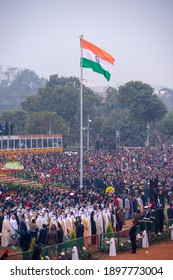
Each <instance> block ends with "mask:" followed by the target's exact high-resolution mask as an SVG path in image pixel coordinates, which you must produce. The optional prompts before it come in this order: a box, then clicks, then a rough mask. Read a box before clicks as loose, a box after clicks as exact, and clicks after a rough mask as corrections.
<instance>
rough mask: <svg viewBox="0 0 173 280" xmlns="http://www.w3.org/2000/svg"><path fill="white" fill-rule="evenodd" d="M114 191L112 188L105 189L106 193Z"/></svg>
mask: <svg viewBox="0 0 173 280" xmlns="http://www.w3.org/2000/svg"><path fill="white" fill-rule="evenodd" d="M113 191H114V188H113V187H112V186H109V187H107V188H106V192H107V193H108V192H113Z"/></svg>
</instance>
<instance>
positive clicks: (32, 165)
mask: <svg viewBox="0 0 173 280" xmlns="http://www.w3.org/2000/svg"><path fill="white" fill-rule="evenodd" d="M7 160H8V158H7V157H4V158H1V161H3V162H4V161H7ZM17 160H18V161H19V162H21V163H22V164H23V165H24V169H25V171H27V172H30V173H32V174H33V176H35V177H37V178H38V180H39V181H40V182H42V183H43V187H38V188H34V187H29V188H25V189H24V188H22V187H18V188H17V189H16V191H15V192H14V193H13V194H11V193H10V190H9V188H8V185H6V184H2V185H1V187H0V231H1V232H2V224H3V219H4V217H5V218H6V219H7V220H8V221H10V219H11V217H12V216H14V215H15V213H16V211H18V210H19V209H22V212H21V215H22V214H23V213H27V212H30V211H31V212H32V211H35V212H36V213H37V215H38V216H39V215H40V213H43V212H44V213H45V211H46V213H53V214H54V215H55V218H56V219H57V218H58V217H59V216H61V215H64V214H67V213H68V211H71V212H70V213H72V214H75V211H76V210H77V211H81V210H82V209H84V210H82V211H85V209H87V211H88V209H90V214H91V211H95V213H96V212H97V211H98V212H101V211H104V209H109V214H108V218H109V220H110V221H111V223H112V227H113V229H114V231H120V230H122V227H123V225H124V223H125V219H131V218H134V214H135V213H138V212H139V211H141V212H143V211H144V207H145V206H146V205H148V202H149V196H150V180H151V179H154V178H155V177H156V176H158V201H159V203H160V205H159V206H164V204H165V201H166V203H167V204H170V203H171V201H172V191H173V186H172V184H173V183H172V182H173V150H172V149H162V148H153V149H148V148H136V149H127V148H122V149H119V150H116V149H111V150H110V149H100V148H99V149H98V150H96V151H89V152H85V153H84V165H83V170H84V177H83V187H82V188H80V174H79V170H80V153H79V152H67V151H66V152H62V153H58V152H49V153H31V152H29V153H21V155H20V156H18V158H17ZM54 182H56V183H58V182H59V183H62V184H65V185H66V186H67V187H68V188H67V189H66V190H65V191H58V190H56V189H55V188H53V187H52V185H53V183H54ZM109 186H112V187H113V188H114V191H113V192H107V191H106V188H107V187H109ZM72 209H75V210H72ZM73 211H74V212H73ZM98 212H97V213H98ZM37 215H36V216H37ZM77 215H79V212H77ZM2 217H3V219H2ZM93 217H94V216H92V222H91V224H92V226H93V228H92V230H93V232H97V233H98V228H97V230H96V226H94V225H93V224H94V222H93ZM16 218H18V219H21V220H22V218H21V216H20V213H19V217H18V216H16ZM36 218H37V217H36ZM95 218H96V216H95ZM29 223H30V227H34V222H33V221H32V219H31V220H30V221H29ZM19 225H20V222H19V221H18V226H19ZM105 225H106V223H105ZM37 227H38V225H37ZM51 227H52V225H50V229H51ZM103 228H104V227H103ZM42 229H43V227H42V226H41V227H40V228H39V231H41V230H42ZM103 231H104V232H105V229H103ZM56 238H57V235H56ZM8 245H9V244H8ZM8 245H7V246H8Z"/></svg>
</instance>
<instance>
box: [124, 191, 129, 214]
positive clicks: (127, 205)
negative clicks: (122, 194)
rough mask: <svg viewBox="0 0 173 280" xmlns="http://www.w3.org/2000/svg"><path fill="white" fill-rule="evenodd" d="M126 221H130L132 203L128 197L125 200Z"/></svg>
mask: <svg viewBox="0 0 173 280" xmlns="http://www.w3.org/2000/svg"><path fill="white" fill-rule="evenodd" d="M124 208H125V220H128V219H129V211H130V201H129V198H128V197H127V196H126V198H125V206H124Z"/></svg>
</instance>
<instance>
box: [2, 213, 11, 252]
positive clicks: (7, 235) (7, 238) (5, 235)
mask: <svg viewBox="0 0 173 280" xmlns="http://www.w3.org/2000/svg"><path fill="white" fill-rule="evenodd" d="M10 244H11V231H10V221H9V220H8V218H7V216H6V215H4V220H3V223H2V236H1V246H2V247H7V246H9V245H10Z"/></svg>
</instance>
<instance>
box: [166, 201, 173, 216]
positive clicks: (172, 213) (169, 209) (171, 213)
mask: <svg viewBox="0 0 173 280" xmlns="http://www.w3.org/2000/svg"><path fill="white" fill-rule="evenodd" d="M167 216H168V219H169V220H172V219H173V208H172V203H171V204H170V207H169V208H168V209H167Z"/></svg>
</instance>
